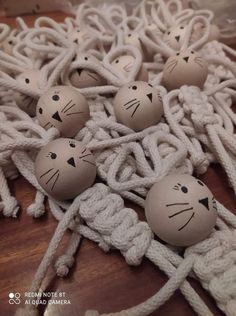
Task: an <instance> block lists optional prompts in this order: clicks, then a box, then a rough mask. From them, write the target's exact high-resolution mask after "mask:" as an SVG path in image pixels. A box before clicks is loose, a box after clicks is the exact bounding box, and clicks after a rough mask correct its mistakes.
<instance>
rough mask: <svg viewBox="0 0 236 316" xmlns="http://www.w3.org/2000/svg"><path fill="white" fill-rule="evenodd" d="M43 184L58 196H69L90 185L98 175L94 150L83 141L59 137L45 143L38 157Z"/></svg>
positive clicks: (59, 198)
mask: <svg viewBox="0 0 236 316" xmlns="http://www.w3.org/2000/svg"><path fill="white" fill-rule="evenodd" d="M35 174H36V178H37V180H38V182H39V184H40V185H41V187H42V188H43V189H44V190H45V191H46V192H47V193H48V194H49V195H50V196H52V197H54V198H55V199H57V200H67V199H72V198H74V197H76V196H77V195H78V194H80V193H81V192H83V191H84V190H86V189H87V188H89V187H90V186H91V185H92V184H93V182H94V180H95V177H96V165H95V159H94V156H93V154H92V153H91V152H90V151H89V150H88V149H86V148H85V147H84V146H83V145H82V143H80V142H78V141H76V140H74V139H69V138H58V139H56V140H54V141H52V142H50V143H48V144H47V145H46V146H45V147H43V148H42V149H41V150H40V152H39V153H38V156H37V158H36V161H35Z"/></svg>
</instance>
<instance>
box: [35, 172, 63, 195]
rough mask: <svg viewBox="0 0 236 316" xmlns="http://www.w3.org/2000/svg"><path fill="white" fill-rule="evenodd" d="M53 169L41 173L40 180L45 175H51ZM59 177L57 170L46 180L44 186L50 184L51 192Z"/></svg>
mask: <svg viewBox="0 0 236 316" xmlns="http://www.w3.org/2000/svg"><path fill="white" fill-rule="evenodd" d="M53 170H54V168H51V169H49V170H47V171H46V172H45V173H43V174H42V175H41V176H40V178H43V177H44V176H46V175H49V176H50V174H51V171H53ZM59 176H60V172H59V169H57V171H56V172H54V173H53V175H51V176H50V178H49V179H48V180H47V182H46V184H48V183H50V182H52V186H51V191H52V190H53V189H54V187H55V185H56V183H57V181H58V179H59Z"/></svg>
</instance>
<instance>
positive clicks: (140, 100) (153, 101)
mask: <svg viewBox="0 0 236 316" xmlns="http://www.w3.org/2000/svg"><path fill="white" fill-rule="evenodd" d="M114 111H115V115H116V119H117V121H118V122H120V123H122V124H124V125H126V126H128V127H129V128H131V129H133V130H134V131H141V130H143V129H145V128H147V127H149V126H152V125H155V124H157V123H158V122H159V121H160V119H161V116H162V115H163V106H162V98H161V95H160V93H159V91H158V90H157V89H155V88H154V87H153V86H152V85H150V84H148V83H147V82H144V81H134V82H131V83H128V84H125V85H124V86H123V87H121V88H120V90H119V91H118V92H117V94H116V96H115V98H114Z"/></svg>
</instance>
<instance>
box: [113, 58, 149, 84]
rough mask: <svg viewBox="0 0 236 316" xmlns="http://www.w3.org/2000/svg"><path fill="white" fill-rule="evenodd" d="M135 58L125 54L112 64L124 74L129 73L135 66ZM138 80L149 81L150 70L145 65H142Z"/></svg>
mask: <svg viewBox="0 0 236 316" xmlns="http://www.w3.org/2000/svg"><path fill="white" fill-rule="evenodd" d="M134 63H135V58H134V57H133V56H130V55H123V56H119V57H117V58H116V59H115V60H113V61H112V63H111V64H112V66H113V67H115V68H116V69H118V70H119V71H121V72H122V74H123V75H126V76H127V74H129V73H130V72H131V70H132V68H133V66H134ZM136 79H137V80H140V81H148V72H147V69H146V68H145V67H144V65H142V66H141V68H140V71H139V72H138V74H137V78H136Z"/></svg>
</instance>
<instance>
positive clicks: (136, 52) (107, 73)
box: [0, 0, 236, 316]
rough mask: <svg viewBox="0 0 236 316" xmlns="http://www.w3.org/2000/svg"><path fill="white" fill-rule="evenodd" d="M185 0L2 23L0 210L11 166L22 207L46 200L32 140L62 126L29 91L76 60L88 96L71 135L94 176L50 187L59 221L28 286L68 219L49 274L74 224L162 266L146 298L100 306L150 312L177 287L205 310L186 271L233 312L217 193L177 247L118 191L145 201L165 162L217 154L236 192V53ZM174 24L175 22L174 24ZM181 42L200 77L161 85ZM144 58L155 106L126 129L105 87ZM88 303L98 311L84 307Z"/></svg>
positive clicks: (34, 211)
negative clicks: (151, 122)
mask: <svg viewBox="0 0 236 316" xmlns="http://www.w3.org/2000/svg"><path fill="white" fill-rule="evenodd" d="M191 3H193V2H189V7H188V8H184V7H183V5H182V2H181V1H180V0H175V1H163V0H156V1H149V0H143V1H142V2H141V3H140V4H139V5H138V6H137V8H135V9H134V10H133V12H132V14H130V15H128V13H127V11H126V9H125V7H124V6H121V5H115V4H110V5H102V6H100V7H97V8H95V7H93V6H91V5H89V4H82V5H80V6H79V7H78V8H77V11H76V16H75V17H74V18H66V19H65V21H64V23H57V22H55V21H54V20H52V19H50V18H47V17H40V18H37V19H36V21H35V23H34V27H32V28H29V27H28V26H27V25H26V24H25V22H24V21H23V19H21V18H17V19H16V21H17V25H18V28H17V29H16V30H13V31H11V30H10V28H9V27H8V26H7V25H4V24H0V47H1V48H2V50H0V86H1V88H0V198H1V200H0V210H1V211H2V213H3V214H4V216H7V217H16V216H17V213H18V210H19V206H18V203H17V200H16V199H15V197H14V196H12V195H11V193H10V190H9V188H8V184H7V179H11V180H12V179H14V178H16V177H17V176H18V174H21V175H22V176H23V177H24V178H25V179H27V180H28V181H29V182H30V183H31V184H32V185H33V186H34V187H35V189H36V195H35V201H34V202H33V204H31V205H30V206H29V207H28V209H27V212H28V214H30V215H32V216H34V217H39V216H41V215H43V214H44V212H45V208H44V199H45V195H47V194H46V192H45V191H44V190H43V189H42V188H41V186H40V185H39V183H38V181H37V179H36V177H35V170H34V161H35V157H36V155H37V153H38V151H39V149H40V148H42V147H43V146H45V145H46V144H48V143H49V142H50V141H52V140H54V139H56V138H58V137H60V132H59V131H58V130H57V129H56V128H54V127H52V128H50V129H49V130H45V129H44V128H43V127H41V126H40V125H39V124H38V121H37V118H36V117H35V106H36V103H37V99H38V98H39V97H40V96H42V95H43V94H44V93H45V92H46V91H47V90H48V89H49V88H50V87H52V86H54V85H58V84H61V85H73V80H72V76H73V74H76V72H77V71H78V70H79V72H78V73H79V75H80V74H81V73H82V72H83V73H84V76H85V77H83V78H86V80H88V77H89V76H88V74H90V75H91V74H92V76H90V77H89V78H90V79H89V81H87V82H88V84H87V85H81V83H79V84H78V86H76V88H77V89H78V90H79V91H80V92H81V93H82V94H83V95H85V96H86V98H87V100H88V102H89V107H90V115H91V117H90V119H89V120H88V121H87V123H86V124H85V127H84V128H83V129H82V130H80V131H79V132H78V134H77V135H76V136H75V139H77V140H79V141H81V142H82V143H83V144H84V145H86V147H87V148H88V149H90V150H91V151H92V152H93V153H94V155H95V158H96V165H97V170H98V176H99V179H100V180H101V181H102V182H103V183H99V182H98V183H96V184H94V185H93V187H91V188H89V189H88V190H86V191H85V192H83V193H82V194H80V195H79V196H78V197H76V198H75V199H74V201H72V202H61V201H57V200H54V199H53V198H51V197H48V198H49V206H50V210H51V212H52V214H53V215H54V216H55V218H56V219H57V220H58V221H59V224H58V227H57V229H56V231H55V234H54V236H53V238H52V240H51V242H50V244H49V247H48V250H47V252H46V254H45V255H44V257H43V260H42V262H41V264H40V266H39V268H38V270H37V272H36V274H35V277H34V280H33V282H32V285H31V288H30V291H32V292H38V291H39V290H40V289H41V285H42V281H43V279H44V277H45V275H46V273H47V270H48V267H49V266H50V264H51V263H52V261H53V258H54V255H55V253H56V250H57V247H58V245H59V243H60V241H61V239H62V238H63V235H64V233H65V231H66V230H67V229H70V230H71V238H70V240H69V243H68V246H67V248H66V251H65V254H64V255H63V256H61V257H59V258H58V260H57V261H56V264H55V269H56V273H57V274H58V275H59V276H66V275H67V274H68V272H69V269H70V268H71V266H72V265H73V263H74V257H73V256H74V254H75V252H76V250H77V248H78V245H79V243H80V241H81V237H82V236H84V237H85V238H88V239H90V240H93V241H94V242H96V243H97V244H98V245H99V247H100V248H101V249H103V250H104V251H106V252H107V251H109V249H111V248H116V249H119V250H120V252H121V253H122V255H123V256H124V257H125V260H126V262H127V263H128V264H130V265H138V264H140V263H141V262H142V258H143V257H144V256H146V257H147V258H148V259H149V260H151V261H152V262H153V263H154V264H155V265H156V266H158V267H159V268H160V269H161V270H163V271H164V272H165V273H166V274H167V275H168V277H169V281H168V282H167V283H166V284H165V286H164V287H163V288H162V289H161V290H160V291H159V292H158V293H157V294H155V295H154V296H153V297H151V298H150V299H148V300H147V301H146V302H144V303H142V304H140V305H138V306H136V307H133V308H130V309H128V310H124V311H122V312H120V313H114V314H113V313H111V314H106V315H122V316H123V315H132V316H138V315H140V316H144V315H148V314H150V313H151V312H153V311H154V310H155V309H157V308H158V307H159V306H160V305H162V304H164V302H165V301H166V300H168V298H169V297H170V296H171V295H172V294H173V293H174V291H175V290H176V289H178V288H180V290H181V292H182V293H183V295H184V296H185V297H186V299H187V300H188V302H189V304H190V305H191V306H192V308H193V309H194V311H195V312H196V313H197V314H198V315H202V316H203V315H204V316H206V315H212V313H211V311H210V310H209V308H208V307H207V306H206V304H205V303H204V302H203V301H202V299H201V298H200V297H199V296H198V294H197V293H196V292H195V290H194V289H193V288H192V287H191V285H190V284H189V283H188V281H186V277H187V276H188V275H189V273H192V274H194V276H195V277H196V278H198V279H199V280H200V282H201V283H202V285H203V287H204V288H206V289H207V290H208V291H209V292H210V293H211V295H212V296H213V297H214V299H215V300H216V303H217V305H218V306H219V307H220V308H221V309H222V311H224V313H225V314H226V315H229V316H233V315H235V310H236V291H235V288H236V238H235V237H236V217H235V216H234V215H233V214H232V213H231V212H230V211H229V210H227V209H226V208H224V207H223V206H222V205H221V204H220V203H219V202H217V206H218V220H217V226H216V228H215V230H214V231H213V232H212V234H211V235H210V236H209V237H208V238H207V239H205V240H203V241H202V242H200V243H198V244H196V245H194V246H191V247H187V248H186V249H185V252H184V255H183V256H180V255H178V254H177V252H175V251H173V248H169V247H168V245H164V244H162V243H161V242H159V241H156V240H154V238H153V234H152V232H151V229H150V227H149V226H148V224H147V223H146V222H141V221H139V220H138V217H137V214H136V212H135V211H134V210H133V209H129V208H126V207H125V205H124V200H123V199H128V200H130V201H132V202H134V203H135V204H138V205H140V206H141V207H143V206H144V199H145V198H146V195H147V192H148V190H149V189H150V187H151V186H152V185H153V184H154V183H155V182H157V181H158V180H161V179H162V178H163V177H165V176H166V175H168V174H171V173H180V174H183V173H186V174H193V173H194V172H195V173H197V174H203V173H205V172H206V171H207V168H208V166H209V165H210V163H215V162H218V163H220V164H221V166H222V167H223V168H224V170H225V172H226V174H227V177H228V180H229V182H230V184H231V186H232V188H233V190H234V192H236V163H235V161H236V141H235V134H234V125H235V124H236V116H235V113H234V112H233V109H232V105H233V102H234V100H235V86H236V79H235V76H236V65H235V63H234V62H233V61H232V60H231V59H230V56H233V57H236V52H235V51H234V50H233V49H231V48H229V47H228V46H226V45H225V44H223V43H221V42H220V41H218V39H220V31H219V30H217V27H216V26H215V25H214V24H212V21H213V14H212V12H210V11H208V10H198V9H193V8H191ZM194 3H195V1H194ZM195 5H196V3H195ZM176 29H177V30H178V31H181V32H180V33H178V34H177V35H176V34H175V32H176ZM216 30H217V32H216ZM173 32H174V33H173ZM173 34H174V35H173ZM168 36H169V37H168ZM175 37H177V42H175V43H174V45H173V42H172V39H173V38H175ZM187 48H188V49H190V50H197V51H198V52H199V53H200V54H201V55H202V56H203V57H205V59H206V60H207V61H208V77H207V80H206V82H205V84H204V87H203V89H202V90H200V89H199V88H198V87H194V86H187V85H186V86H182V87H180V88H179V89H175V90H172V91H170V92H167V90H166V88H165V87H164V86H163V85H162V76H163V72H162V70H163V68H164V65H165V61H166V59H167V58H169V57H170V56H173V55H175V54H176V53H177V52H178V51H180V50H185V49H187ZM124 55H125V56H126V55H128V56H131V58H132V63H131V66H130V65H129V66H130V67H129V70H128V71H127V70H126V72H123V71H121V69H119V68H118V67H117V65H116V63H115V61H116V60H117V58H118V57H120V56H124ZM142 67H145V69H146V70H147V72H148V77H149V83H150V84H151V85H153V86H154V87H155V88H157V89H158V90H159V91H160V94H161V96H162V100H163V107H164V117H163V118H162V120H161V122H160V123H158V124H156V125H155V126H151V127H148V128H146V129H144V130H142V131H140V132H136V133H135V132H134V131H133V130H132V129H130V128H129V127H127V126H124V125H123V124H121V123H119V122H117V120H116V117H115V114H114V109H113V98H114V94H115V93H116V92H117V91H118V90H119V88H120V87H122V86H123V85H124V84H126V83H129V82H131V81H134V80H135V79H137V77H138V75H139V74H140V71H141V70H142ZM86 76H87V77H86ZM94 78H95V79H94ZM84 80H85V79H84ZM94 80H95V81H94ZM32 108H33V110H32ZM26 112H27V113H28V114H27V113H26ZM17 315H18V316H24V315H27V316H30V315H38V311H37V306H35V305H27V307H26V308H25V309H19V310H18V311H17ZM92 315H94V316H95V315H99V313H98V312H97V311H88V312H87V313H86V316H92Z"/></svg>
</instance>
